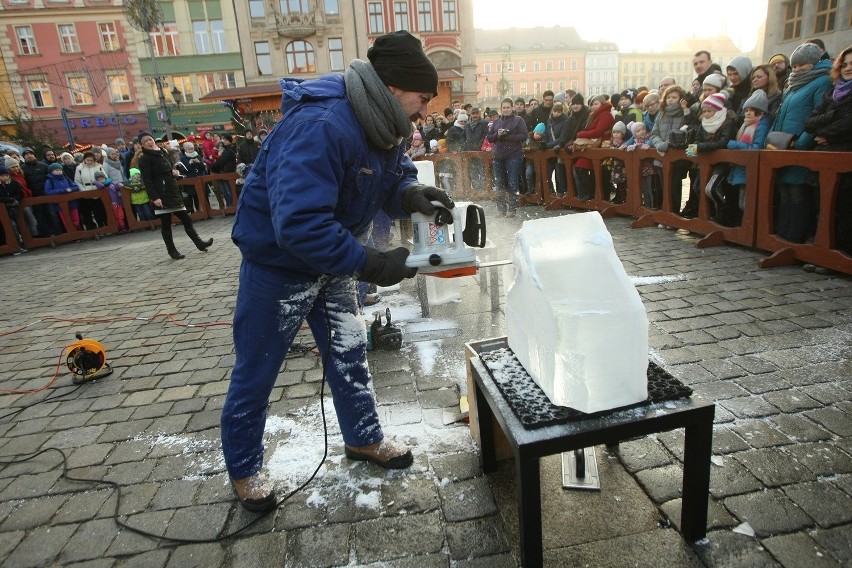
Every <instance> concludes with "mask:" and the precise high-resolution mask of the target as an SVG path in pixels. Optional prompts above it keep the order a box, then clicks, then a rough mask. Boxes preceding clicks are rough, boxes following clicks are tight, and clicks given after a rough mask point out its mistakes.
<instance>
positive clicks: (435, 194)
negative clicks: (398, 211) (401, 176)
mask: <svg viewBox="0 0 852 568" xmlns="http://www.w3.org/2000/svg"><path fill="white" fill-rule="evenodd" d="M433 201H440V202H441V203H442V204H443V205H444V207H446V208H447V209H452V208H453V207H455V206H456V204H455V203H453V200H452V198H450V196H449V195H447V192H446V191H444V190H443V189H438V188H437V187H432V186H431V185H424V184H422V183H415V184H414V185H409V186H408V187H406V188H405V190H404V191H403V192H402V208H403V209H405V212H406V213H414V212H419V213H423V214H424V215H434V213H435V206H434V205H432V202H433Z"/></svg>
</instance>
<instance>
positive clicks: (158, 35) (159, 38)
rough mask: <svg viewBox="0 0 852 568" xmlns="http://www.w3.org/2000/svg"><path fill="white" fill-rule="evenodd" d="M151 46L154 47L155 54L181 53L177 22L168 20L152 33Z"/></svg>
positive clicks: (160, 55) (159, 55) (158, 55)
mask: <svg viewBox="0 0 852 568" xmlns="http://www.w3.org/2000/svg"><path fill="white" fill-rule="evenodd" d="M150 36H151V46H152V47H153V48H154V55H155V56H157V57H163V56H166V55H171V56H175V55H180V54H181V52H180V36H179V35H178V29H177V24H176V23H174V22H166V23H164V24H163V25H162V27H161V28H160V29H159V30H157V31H154V32H151V33H150Z"/></svg>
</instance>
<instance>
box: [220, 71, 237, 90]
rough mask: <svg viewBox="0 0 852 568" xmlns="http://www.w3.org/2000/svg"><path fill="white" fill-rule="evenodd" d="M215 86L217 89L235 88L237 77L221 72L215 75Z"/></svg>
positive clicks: (230, 73)
mask: <svg viewBox="0 0 852 568" xmlns="http://www.w3.org/2000/svg"><path fill="white" fill-rule="evenodd" d="M216 86H217V88H219V89H234V88H236V86H237V75H236V73H234V72H223V73H218V74H217V75H216Z"/></svg>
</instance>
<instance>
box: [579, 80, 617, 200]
mask: <svg viewBox="0 0 852 568" xmlns="http://www.w3.org/2000/svg"><path fill="white" fill-rule="evenodd" d="M589 110H590V113H589V122H588V123H586V129H585V130H581V131H580V132H578V133H577V138H593V139H596V138H600V139H601V140H609V137H610V134H611V133H612V127H613V125H614V124H615V119H614V118H613V116H612V105H611V104H610V102H609V97H607V96H606V95H598V96H596V97H592V99H591V100H590V101H589ZM574 187H576V188H577V197H578V198H579V199H582V200H583V201H588V200H589V199H592V198H593V197H594V196H595V172H594V170H592V162H591V160H589V159H587V158H580V159H579V160H577V161H576V162H574Z"/></svg>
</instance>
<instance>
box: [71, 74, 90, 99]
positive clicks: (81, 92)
mask: <svg viewBox="0 0 852 568" xmlns="http://www.w3.org/2000/svg"><path fill="white" fill-rule="evenodd" d="M67 79H68V91H69V92H70V93H71V104H72V105H74V106H79V105H90V104H92V103H93V102H94V101H93V100H92V91H91V89H90V88H89V80H88V79H86V78H85V77H75V76H69V77H67Z"/></svg>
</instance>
